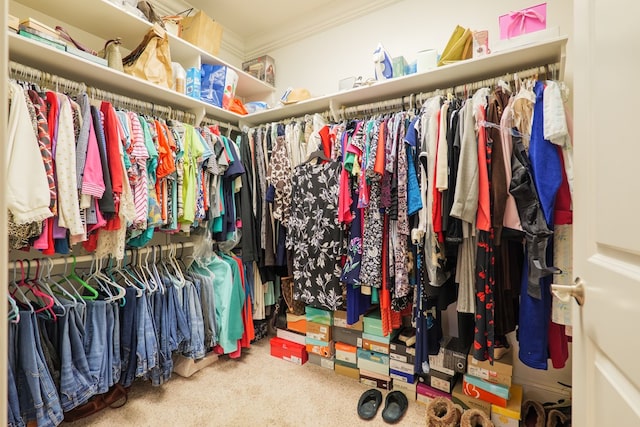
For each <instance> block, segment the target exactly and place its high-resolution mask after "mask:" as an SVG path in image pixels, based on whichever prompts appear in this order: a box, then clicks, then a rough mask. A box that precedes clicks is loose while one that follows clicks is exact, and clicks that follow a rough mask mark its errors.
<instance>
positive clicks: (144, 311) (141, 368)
mask: <svg viewBox="0 0 640 427" xmlns="http://www.w3.org/2000/svg"><path fill="white" fill-rule="evenodd" d="M137 309H138V310H137V313H136V316H137V337H138V341H137V346H136V348H137V350H136V353H137V364H136V377H142V376H146V375H147V374H148V373H149V371H150V370H151V369H152V368H154V367H156V365H157V364H158V340H157V339H156V332H155V329H154V325H153V318H152V316H151V307H150V304H149V295H147V294H145V295H143V296H141V297H140V298H139V299H138V307H137Z"/></svg>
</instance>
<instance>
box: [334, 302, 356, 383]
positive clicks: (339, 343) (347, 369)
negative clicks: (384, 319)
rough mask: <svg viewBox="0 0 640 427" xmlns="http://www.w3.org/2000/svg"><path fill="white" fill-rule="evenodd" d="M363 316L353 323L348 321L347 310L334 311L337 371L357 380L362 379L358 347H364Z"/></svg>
mask: <svg viewBox="0 0 640 427" xmlns="http://www.w3.org/2000/svg"><path fill="white" fill-rule="evenodd" d="M362 329H363V321H362V316H360V319H359V320H358V321H357V322H356V323H353V324H351V325H349V324H348V323H347V312H346V311H342V310H338V311H335V312H334V313H333V341H334V342H335V348H336V357H335V371H336V373H337V374H340V375H344V376H346V377H349V378H353V379H356V380H359V379H360V371H359V370H358V348H362Z"/></svg>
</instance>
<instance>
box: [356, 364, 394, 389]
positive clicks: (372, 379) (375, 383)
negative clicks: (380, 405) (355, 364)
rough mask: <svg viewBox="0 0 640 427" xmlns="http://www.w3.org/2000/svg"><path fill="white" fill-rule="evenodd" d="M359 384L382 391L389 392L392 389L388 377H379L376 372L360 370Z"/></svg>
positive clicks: (391, 380) (391, 381)
mask: <svg viewBox="0 0 640 427" xmlns="http://www.w3.org/2000/svg"><path fill="white" fill-rule="evenodd" d="M360 383H361V384H364V385H367V386H369V387H376V388H381V389H383V390H391V388H392V387H393V379H392V378H391V377H390V376H388V375H381V374H379V373H377V372H371V371H367V370H366V369H362V368H360Z"/></svg>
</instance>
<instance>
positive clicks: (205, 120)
mask: <svg viewBox="0 0 640 427" xmlns="http://www.w3.org/2000/svg"><path fill="white" fill-rule="evenodd" d="M200 124H201V125H204V126H219V127H221V128H225V129H228V130H234V131H236V132H240V128H239V127H238V126H235V125H232V124H231V123H222V122H220V121H218V120H215V119H212V118H210V117H204V118H203V119H202V121H201V122H200Z"/></svg>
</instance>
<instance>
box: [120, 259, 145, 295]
mask: <svg viewBox="0 0 640 427" xmlns="http://www.w3.org/2000/svg"><path fill="white" fill-rule="evenodd" d="M124 256H125V264H124V266H123V267H122V270H120V271H119V273H120V274H121V275H122V276H123V278H124V279H125V280H127V277H128V278H129V279H131V280H133V282H130V285H131V286H133V287H134V288H136V289H137V290H138V291H137V293H136V295H137V296H138V297H141V296H142V295H143V294H144V292H146V290H147V284H146V283H145V282H143V281H141V280H140V279H139V278H138V275H137V272H136V271H135V266H134V257H135V259H136V260H137V258H138V249H132V250H131V260H130V261H129V264H126V256H127V254H126V251H125V255H124ZM125 274H126V276H125Z"/></svg>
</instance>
